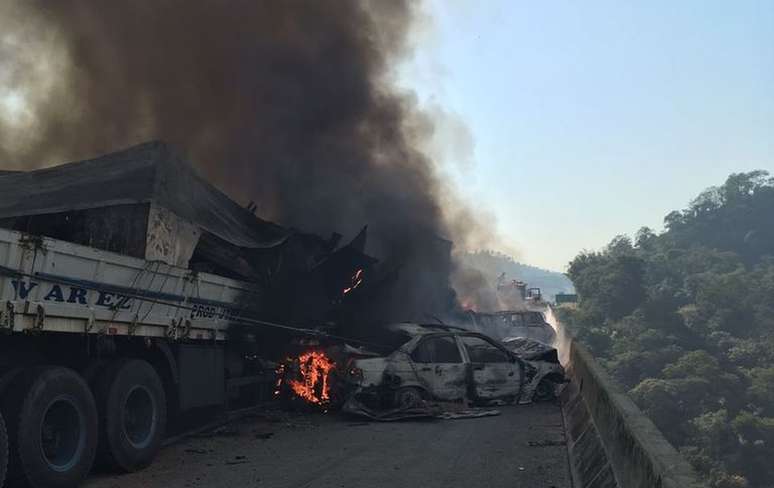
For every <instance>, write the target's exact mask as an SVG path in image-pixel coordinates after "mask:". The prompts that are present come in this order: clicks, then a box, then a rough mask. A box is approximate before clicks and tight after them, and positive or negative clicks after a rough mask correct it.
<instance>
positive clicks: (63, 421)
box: [3, 366, 97, 488]
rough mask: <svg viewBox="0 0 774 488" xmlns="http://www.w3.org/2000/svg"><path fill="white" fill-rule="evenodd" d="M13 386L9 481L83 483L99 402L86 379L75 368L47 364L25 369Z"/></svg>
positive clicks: (7, 407)
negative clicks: (97, 402) (96, 402)
mask: <svg viewBox="0 0 774 488" xmlns="http://www.w3.org/2000/svg"><path fill="white" fill-rule="evenodd" d="M8 391H9V392H11V393H10V394H9V395H8V397H7V398H4V399H3V415H4V416H5V418H6V420H7V421H8V441H9V442H8V443H9V448H10V458H9V463H8V483H10V484H15V483H18V484H25V482H26V485H27V486H31V487H33V488H43V487H46V488H49V487H50V488H55V487H62V488H64V487H72V486H77V485H78V484H79V483H80V482H81V480H83V479H84V478H85V477H86V475H87V474H88V473H89V471H90V470H91V466H92V464H93V462H94V456H95V454H96V447H97V421H96V415H97V408H96V406H95V404H94V397H93V396H92V394H91V391H90V390H89V387H88V385H87V384H86V382H85V381H84V380H83V378H81V377H80V376H79V375H78V374H77V373H76V372H74V371H72V370H70V369H67V368H62V367H55V366H42V367H36V368H31V369H29V370H27V371H25V372H24V373H22V374H21V375H19V377H18V378H17V379H16V380H14V382H13V384H12V385H11V387H10V388H9V390H8Z"/></svg>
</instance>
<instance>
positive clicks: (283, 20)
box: [0, 0, 471, 308]
mask: <svg viewBox="0 0 774 488" xmlns="http://www.w3.org/2000/svg"><path fill="white" fill-rule="evenodd" d="M2 9H4V11H3V12H0V13H2V14H3V18H4V19H5V20H0V27H2V28H3V29H4V31H5V32H7V33H10V34H8V35H7V36H6V38H5V41H4V44H3V45H2V47H1V48H0V55H2V56H3V58H4V59H0V63H2V65H4V66H5V69H6V73H7V75H6V76H5V77H4V78H2V77H0V83H5V84H6V85H12V88H13V87H17V88H19V90H20V93H21V94H22V95H23V97H25V100H26V104H27V107H26V108H24V109H23V110H22V111H21V112H23V113H22V114H21V115H20V116H19V117H17V120H15V121H14V120H10V121H9V119H8V118H7V117H6V119H5V120H4V119H0V131H2V132H0V141H2V142H3V145H2V148H0V164H2V165H3V166H4V167H5V168H6V169H20V168H32V167H38V166H44V165H48V164H52V163H58V162H62V161H65V160H73V159H84V158H88V157H92V156H95V155H97V154H101V153H106V152H110V151H113V150H117V149H120V148H124V147H127V146H130V145H132V144H135V143H139V142H142V141H145V140H148V139H162V140H165V141H167V142H170V143H172V144H174V145H175V146H177V147H178V148H180V149H182V150H183V151H184V152H185V153H186V154H187V155H188V158H189V159H190V160H191V161H193V162H194V163H195V164H196V165H197V166H198V167H199V169H200V170H201V171H202V173H203V174H204V175H205V176H206V177H208V178H209V179H210V180H211V181H213V182H214V183H215V184H216V185H218V186H219V187H221V188H222V189H224V190H225V191H226V192H228V193H229V194H231V195H232V196H233V197H234V198H235V199H237V200H238V201H241V202H243V203H246V202H247V201H249V200H253V201H255V202H256V203H257V205H258V209H257V213H258V214H259V215H261V216H262V217H264V218H268V219H272V220H276V221H278V222H280V223H282V224H283V225H287V226H293V227H297V228H301V229H304V230H308V231H312V232H318V233H321V234H326V233H329V232H330V231H337V232H340V233H342V234H344V235H350V236H351V235H354V234H355V233H356V232H357V230H358V229H359V228H360V227H362V226H363V225H364V224H368V225H369V233H370V236H369V239H370V240H369V249H368V251H369V252H370V253H372V254H375V255H376V256H378V257H380V258H382V259H383V260H387V261H390V260H393V261H395V260H398V261H400V260H401V259H404V260H406V261H411V260H412V259H413V260H415V261H416V260H417V259H420V260H421V259H422V256H423V255H424V254H428V253H429V254H433V253H434V252H435V251H434V250H435V249H436V248H437V245H438V244H437V242H438V241H437V238H439V237H443V238H451V239H454V240H457V241H460V240H464V239H465V234H466V231H464V230H462V229H465V228H466V227H467V226H468V225H469V224H470V223H471V220H470V218H469V216H470V213H469V212H467V211H466V210H465V209H464V207H459V206H456V205H455V209H454V211H453V213H454V215H455V217H454V219H448V218H445V212H444V210H443V209H442V208H441V204H440V203H439V202H441V201H443V202H451V201H456V199H455V198H454V196H453V195H452V194H450V193H449V191H448V190H447V189H446V188H445V185H444V184H443V182H442V181H441V178H440V177H438V176H437V174H436V173H435V171H434V165H433V164H432V162H431V161H430V160H429V159H428V158H427V157H426V156H425V155H423V153H422V152H421V151H419V150H418V149H417V148H416V147H415V146H414V145H413V143H412V142H411V141H416V140H417V139H418V138H421V137H422V134H415V133H411V129H410V128H409V127H413V126H414V125H412V124H407V120H409V119H412V118H413V117H415V116H416V115H417V112H416V108H415V106H414V104H413V102H412V98H411V97H410V96H406V95H405V94H401V93H399V92H398V91H397V90H396V89H395V88H394V87H393V85H392V84H391V83H390V78H391V75H392V73H391V69H392V68H393V66H394V64H395V62H396V60H398V59H399V58H400V57H401V56H402V55H404V54H405V53H406V52H407V50H408V49H410V46H408V45H407V32H408V29H409V28H410V26H411V22H412V5H411V4H410V3H409V2H407V1H403V0H390V1H370V2H369V1H363V0H329V1H323V0H315V1H300V0H275V1H255V0H250V1H247V0H231V1H215V0H212V1H208V0H138V1H131V2H129V1H115V2H100V1H96V0H94V1H89V0H62V1H57V2H50V1H43V0H33V1H25V2H21V1H20V2H16V3H11V4H7V5H6V6H5V7H2ZM6 88H7V87H6ZM14 124H16V125H15V126H14ZM420 125H421V124H420ZM22 126H23V127H22ZM414 130H416V129H414ZM14 131H16V132H14ZM14 134H16V135H14ZM444 205H446V203H444ZM465 216H467V218H465ZM460 217H463V218H462V220H461V221H462V222H463V223H462V224H460V225H458V224H457V223H458V222H460ZM451 220H454V222H452V221H451ZM428 242H430V244H427V243H428ZM428 246H429V247H428ZM442 248H443V246H442ZM417 249H421V251H419V252H417ZM407 256H411V257H407ZM433 258H437V256H433ZM427 262H428V263H435V264H433V266H440V267H442V268H445V269H433V270H432V276H433V283H432V284H428V283H427V280H423V279H408V280H401V281H402V284H401V287H402V288H405V289H404V290H403V292H402V293H403V294H404V295H411V296H413V297H415V298H416V297H421V301H423V302H424V301H428V302H434V303H449V297H448V292H449V288H448V275H449V272H450V269H449V268H450V266H451V264H450V263H449V262H448V260H445V259H429V260H427ZM420 266H421V263H420ZM434 286H438V293H437V296H432V295H434V294H435V292H434V291H433V290H432V287H434ZM412 287H415V288H416V287H422V290H412ZM428 288H430V289H428ZM417 306H421V304H418V305H417ZM433 308H436V307H433Z"/></svg>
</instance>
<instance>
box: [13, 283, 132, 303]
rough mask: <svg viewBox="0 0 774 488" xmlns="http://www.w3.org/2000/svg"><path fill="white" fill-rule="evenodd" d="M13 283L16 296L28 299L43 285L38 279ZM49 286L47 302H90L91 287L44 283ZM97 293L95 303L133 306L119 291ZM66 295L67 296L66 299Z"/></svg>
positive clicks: (45, 297)
mask: <svg viewBox="0 0 774 488" xmlns="http://www.w3.org/2000/svg"><path fill="white" fill-rule="evenodd" d="M11 285H12V286H13V289H14V291H15V292H16V297H18V299H19V300H26V299H27V298H28V297H29V296H30V293H31V292H32V290H34V289H35V287H39V286H41V285H40V283H38V282H36V281H29V282H28V281H21V280H11ZM43 286H49V288H43V290H42V291H43V292H45V294H44V295H43V300H44V301H46V302H58V303H64V302H65V301H66V302H67V303H75V304H78V305H87V304H88V302H89V291H90V290H89V289H88V288H81V287H79V286H62V285H58V284H51V285H43ZM94 293H97V300H96V302H95V304H96V305H97V306H100V307H106V308H111V309H116V308H120V309H122V310H129V309H131V308H132V298H130V297H128V296H125V295H121V294H119V293H113V292H107V291H102V290H94ZM65 297H67V298H66V299H65Z"/></svg>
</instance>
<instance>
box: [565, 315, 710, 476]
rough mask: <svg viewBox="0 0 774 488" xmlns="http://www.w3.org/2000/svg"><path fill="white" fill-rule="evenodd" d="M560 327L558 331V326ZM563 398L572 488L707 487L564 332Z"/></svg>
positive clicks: (590, 357) (596, 364)
mask: <svg viewBox="0 0 774 488" xmlns="http://www.w3.org/2000/svg"><path fill="white" fill-rule="evenodd" d="M558 327H560V328H561V325H559V326H558ZM559 332H560V334H559V335H560V337H563V338H564V340H563V343H562V344H560V346H561V347H562V349H564V351H563V352H564V354H563V357H564V360H565V362H566V364H565V368H566V369H567V372H568V374H569V377H570V378H571V383H570V384H569V385H568V387H567V388H566V389H565V390H564V392H563V394H562V411H563V414H564V418H565V424H566V430H567V437H568V438H567V441H568V448H569V452H570V461H571V462H570V464H571V469H572V472H573V473H572V474H573V478H574V486H575V487H576V488H592V487H593V488H614V487H615V488H706V486H707V485H706V484H704V483H703V482H702V481H701V479H700V478H699V476H698V474H697V473H696V472H695V471H694V470H693V468H692V467H691V466H690V465H689V464H688V462H687V461H686V460H685V459H684V458H683V457H682V456H681V455H680V453H678V452H677V450H676V449H675V448H674V447H673V446H672V445H671V444H670V443H669V442H668V441H667V440H666V439H665V438H664V436H663V434H662V433H661V432H660V431H659V430H658V428H657V427H656V426H655V424H654V423H653V422H652V421H651V420H650V419H649V418H648V417H647V416H645V414H644V413H642V411H641V410H640V409H639V408H638V407H637V406H636V405H635V404H634V402H633V401H632V400H631V399H630V398H629V397H628V396H627V395H626V393H625V392H624V390H623V388H622V387H621V386H620V385H619V384H618V383H617V382H616V381H615V380H613V379H612V378H611V377H610V376H609V375H608V374H607V372H606V371H604V369H603V368H602V367H601V366H600V365H599V364H598V363H597V361H596V360H595V359H594V357H593V356H592V355H591V353H590V352H589V351H588V350H587V349H586V348H585V347H583V345H581V344H580V343H579V342H578V341H576V340H575V339H573V338H572V337H570V336H569V335H568V334H567V333H566V331H559Z"/></svg>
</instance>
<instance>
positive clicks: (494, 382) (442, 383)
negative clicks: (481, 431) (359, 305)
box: [349, 323, 561, 409]
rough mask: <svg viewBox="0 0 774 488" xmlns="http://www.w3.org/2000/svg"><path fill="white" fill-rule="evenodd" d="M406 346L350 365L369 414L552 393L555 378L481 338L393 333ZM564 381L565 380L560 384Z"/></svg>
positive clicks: (415, 327) (404, 328)
mask: <svg viewBox="0 0 774 488" xmlns="http://www.w3.org/2000/svg"><path fill="white" fill-rule="evenodd" d="M390 329H391V330H393V331H395V332H399V333H402V334H403V335H404V337H405V338H406V341H405V342H404V343H403V345H401V346H400V347H398V348H397V350H395V351H394V352H393V353H392V354H389V355H388V356H384V357H377V358H368V359H359V360H355V361H352V363H351V365H350V371H349V376H350V381H351V383H352V384H353V385H355V387H356V390H355V392H354V395H353V397H355V398H356V399H357V401H358V402H360V403H362V404H364V405H368V407H369V408H372V409H378V408H382V409H384V408H395V407H399V408H401V407H411V406H412V405H417V404H419V403H422V402H423V401H426V400H436V401H449V402H458V401H459V402H464V401H469V402H470V403H474V404H478V405H491V404H502V403H517V402H518V403H529V402H531V401H533V400H534V399H535V395H536V394H543V393H545V392H548V391H553V390H552V389H551V388H547V387H546V388H543V387H541V386H540V385H541V384H543V383H544V382H554V381H556V380H557V378H555V377H554V376H552V372H551V371H549V370H547V369H545V368H542V367H539V366H538V367H536V366H534V365H532V364H531V362H530V361H525V360H523V359H521V358H520V357H519V356H518V355H517V354H516V353H514V352H513V351H510V350H508V349H507V348H506V347H505V346H504V345H503V344H502V343H499V342H498V341H496V340H494V339H492V338H490V337H488V336H485V335H483V334H480V333H477V332H471V331H468V330H464V329H460V328H456V327H450V326H444V325H422V324H413V323H403V324H397V325H394V326H391V327H390ZM559 381H561V379H559Z"/></svg>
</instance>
